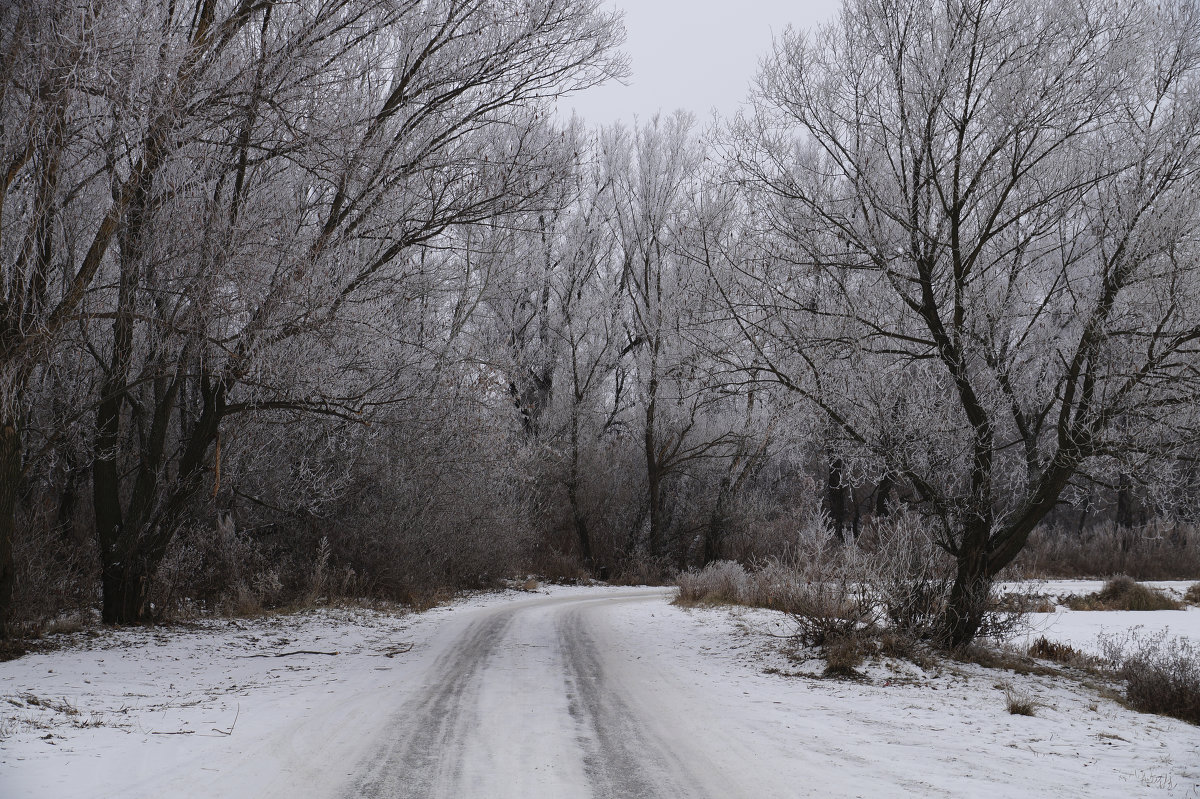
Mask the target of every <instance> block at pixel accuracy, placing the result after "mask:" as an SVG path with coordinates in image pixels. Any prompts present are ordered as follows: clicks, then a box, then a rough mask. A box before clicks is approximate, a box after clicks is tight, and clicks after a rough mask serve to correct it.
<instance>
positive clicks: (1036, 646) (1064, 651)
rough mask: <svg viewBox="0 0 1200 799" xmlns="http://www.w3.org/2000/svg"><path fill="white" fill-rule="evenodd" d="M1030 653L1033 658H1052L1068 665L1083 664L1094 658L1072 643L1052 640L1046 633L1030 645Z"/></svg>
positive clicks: (1056, 661)
mask: <svg viewBox="0 0 1200 799" xmlns="http://www.w3.org/2000/svg"><path fill="white" fill-rule="evenodd" d="M1028 654H1029V656H1030V657H1031V658H1039V659H1040V660H1052V661H1054V662H1055V663H1062V664H1064V665H1066V666H1083V665H1087V664H1088V662H1089V661H1091V660H1092V658H1089V657H1088V656H1087V655H1085V654H1084V653H1082V652H1080V651H1079V650H1078V649H1076V648H1075V647H1073V646H1071V645H1070V644H1063V643H1059V642H1058V641H1051V640H1049V639H1047V638H1046V636H1044V635H1043V636H1042V637H1041V638H1038V639H1037V640H1036V641H1034V642H1033V643H1032V644H1030V645H1029V653H1028Z"/></svg>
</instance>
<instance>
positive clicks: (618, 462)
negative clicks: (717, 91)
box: [0, 0, 1200, 644]
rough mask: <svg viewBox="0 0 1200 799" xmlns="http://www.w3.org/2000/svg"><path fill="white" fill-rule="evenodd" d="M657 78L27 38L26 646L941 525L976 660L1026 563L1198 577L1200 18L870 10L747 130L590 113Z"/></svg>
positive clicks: (327, 20) (150, 7) (845, 13)
mask: <svg viewBox="0 0 1200 799" xmlns="http://www.w3.org/2000/svg"><path fill="white" fill-rule="evenodd" d="M623 37H624V32H623V28H622V23H621V18H620V15H619V14H618V13H616V12H612V11H610V10H608V6H607V5H605V4H603V3H601V2H600V1H599V0H17V1H16V2H10V3H3V4H0V270H2V272H0V629H2V630H3V631H4V633H5V634H7V635H10V636H20V635H25V634H28V633H31V632H33V631H36V630H37V629H39V627H41V626H43V625H45V624H47V623H48V622H50V621H51V620H53V619H55V618H58V617H60V616H62V615H63V614H65V613H72V612H84V611H87V612H94V611H96V610H98V612H99V613H100V616H101V618H102V619H103V621H104V622H105V623H109V624H122V625H124V624H133V623H141V622H150V621H155V620H158V619H162V618H171V617H172V616H175V615H179V614H185V613H197V612H229V613H239V612H248V611H250V610H253V609H261V608H270V607H282V606H289V605H294V604H296V603H303V602H311V601H314V600H315V599H316V598H318V597H359V598H361V597H373V598H380V599H388V600H396V601H402V602H407V603H413V604H416V605H427V604H429V603H432V602H435V601H437V598H438V597H439V596H444V595H446V594H447V593H448V592H453V591H456V590H461V589H467V588H474V587H483V586H489V585H495V584H497V583H498V582H499V581H501V580H503V579H506V578H512V577H516V576H523V575H526V574H538V575H542V576H544V577H546V578H549V579H564V580H569V579H583V578H588V577H591V578H596V579H602V580H612V581H619V582H624V583H645V582H650V583H655V582H658V583H661V582H664V581H670V580H671V579H673V578H674V577H675V575H677V574H678V573H680V572H681V571H684V572H685V571H686V570H688V569H692V568H699V567H703V566H705V565H707V564H711V563H713V562H715V561H720V560H731V561H738V562H740V563H742V564H744V565H747V566H752V565H754V564H763V563H767V562H773V561H781V562H783V561H787V560H788V559H794V558H797V557H803V556H804V555H803V553H804V551H805V550H804V547H802V546H798V544H797V538H798V535H800V533H801V532H803V531H812V530H813V529H820V530H822V531H824V534H826V535H827V536H829V537H830V539H831V540H832V541H835V542H836V545H837V546H839V547H864V548H867V549H870V548H872V547H875V548H877V549H878V550H879V551H886V550H887V539H888V535H889V531H894V530H896V529H901V528H904V527H905V526H906V525H909V524H911V523H913V522H914V521H915V522H916V523H919V524H920V525H921V527H922V529H924V530H926V531H927V532H928V534H929V535H930V536H931V537H932V540H933V541H934V543H935V544H936V547H934V548H933V549H930V550H928V555H927V557H930V558H938V559H942V560H944V562H945V564H946V566H947V568H948V569H949V570H950V572H949V573H950V574H951V576H952V579H951V580H950V581H949V582H948V591H949V594H948V595H947V597H946V603H945V609H944V612H943V614H942V617H941V619H940V621H939V625H940V629H941V630H942V635H943V636H944V638H945V640H947V641H949V642H951V643H954V644H961V643H965V642H969V641H970V640H971V639H972V638H973V637H975V636H976V634H977V633H978V632H979V629H980V625H981V624H982V623H983V615H984V613H985V610H986V598H987V596H988V595H989V592H990V589H991V586H992V584H993V583H994V582H995V581H996V580H997V579H1000V578H1001V576H1002V575H1003V574H1004V573H1005V572H1004V570H1005V569H1016V568H1025V569H1034V570H1036V569H1038V568H1041V569H1042V570H1045V571H1048V572H1051V573H1055V574H1058V575H1065V576H1079V575H1084V574H1086V575H1089V576H1095V575H1103V574H1109V573H1113V572H1116V571H1125V572H1131V573H1132V572H1137V573H1134V574H1133V576H1135V577H1139V578H1142V577H1144V578H1147V579H1167V578H1180V577H1196V576H1197V575H1198V574H1200V530H1198V528H1197V526H1196V518H1197V515H1198V513H1197V500H1198V499H1200V490H1198V489H1200V470H1198V469H1197V463H1196V456H1197V453H1198V452H1200V446H1198V445H1200V261H1198V260H1197V259H1198V258H1200V9H1197V8H1196V6H1195V5H1194V4H1193V3H1190V2H1184V1H1183V0H1166V2H1161V3H1151V2H1149V1H1148V0H1129V2H1121V3H1109V2H1104V1H1103V0H1073V1H1071V2H1068V1H1067V0H1050V1H1049V2H1033V1H1032V0H946V2H928V1H927V0H846V3H845V4H844V6H843V7H842V9H841V11H840V13H839V14H838V15H837V16H836V17H835V18H834V20H832V21H831V22H830V23H829V24H828V25H827V26H825V27H823V28H820V29H819V30H816V31H800V30H793V29H789V30H788V31H787V32H784V33H782V34H781V35H779V36H778V37H777V38H776V40H775V42H774V45H773V47H772V48H771V50H770V51H769V52H766V53H764V54H763V59H762V62H761V66H760V69H759V72H758V75H757V77H756V79H755V80H754V82H753V86H752V89H751V91H750V95H749V97H748V100H747V103H746V105H745V107H744V108H743V110H742V111H741V112H739V113H737V114H735V115H732V116H731V117H729V118H726V119H713V120H710V121H705V122H700V121H697V120H696V119H694V118H693V117H691V116H690V115H688V114H686V113H682V112H679V113H671V112H670V111H669V110H668V111H664V112H663V113H662V114H660V115H658V116H655V117H653V118H651V119H644V120H639V121H638V122H637V124H635V125H632V126H622V125H619V124H618V125H611V126H593V125H589V124H588V122H587V121H586V120H582V119H578V118H570V119H567V118H564V116H563V115H562V114H559V113H557V112H556V103H557V101H558V100H559V99H560V98H563V97H567V96H569V95H571V93H573V92H577V91H581V90H583V89H586V88H588V87H591V86H595V85H598V84H600V83H602V82H606V81H612V80H620V79H622V78H624V77H625V76H626V75H627V74H628V70H629V67H628V63H627V59H626V57H625V56H624V55H623V54H622V52H621V49H620V48H621V44H622V41H623ZM664 103H665V104H666V105H667V107H668V108H669V103H670V99H669V98H664Z"/></svg>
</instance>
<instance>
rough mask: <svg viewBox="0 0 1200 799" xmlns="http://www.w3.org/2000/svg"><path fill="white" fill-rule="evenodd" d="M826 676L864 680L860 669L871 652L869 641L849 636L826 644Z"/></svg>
mask: <svg viewBox="0 0 1200 799" xmlns="http://www.w3.org/2000/svg"><path fill="white" fill-rule="evenodd" d="M824 648H825V676H826V677H842V678H849V679H862V677H863V675H862V674H861V673H860V672H859V671H858V667H859V666H861V665H862V664H863V660H864V659H865V657H866V655H867V654H868V653H869V652H870V650H871V645H870V642H869V641H866V640H864V639H862V638H860V637H859V636H856V635H849V636H845V637H842V638H836V639H832V640H830V641H829V642H827V643H826V644H825V647H824Z"/></svg>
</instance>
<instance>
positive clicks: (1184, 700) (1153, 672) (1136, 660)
mask: <svg viewBox="0 0 1200 799" xmlns="http://www.w3.org/2000/svg"><path fill="white" fill-rule="evenodd" d="M1100 648H1101V652H1102V653H1103V654H1104V658H1105V660H1107V661H1108V663H1109V665H1110V666H1111V667H1112V668H1113V669H1114V670H1115V671H1116V673H1117V674H1118V675H1119V676H1120V677H1121V678H1122V679H1124V680H1125V699H1126V701H1127V702H1128V703H1129V705H1130V706H1131V707H1133V708H1134V709H1136V710H1141V711H1143V712H1146V713H1159V714H1161V715H1164V716H1173V717H1175V718H1177V719H1182V720H1183V721H1187V722H1191V723H1192V724H1200V647H1198V646H1197V645H1196V644H1195V643H1193V642H1191V641H1189V640H1188V639H1186V638H1169V637H1167V633H1166V631H1163V632H1159V633H1157V634H1155V635H1149V636H1142V635H1140V634H1139V632H1138V631H1137V630H1134V631H1133V632H1131V633H1129V634H1127V635H1125V636H1120V637H1117V636H1101V637H1100Z"/></svg>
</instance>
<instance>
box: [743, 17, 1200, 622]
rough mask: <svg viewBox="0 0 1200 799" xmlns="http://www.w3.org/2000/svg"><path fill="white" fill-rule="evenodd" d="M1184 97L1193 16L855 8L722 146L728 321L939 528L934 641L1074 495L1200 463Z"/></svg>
mask: <svg viewBox="0 0 1200 799" xmlns="http://www.w3.org/2000/svg"><path fill="white" fill-rule="evenodd" d="M1198 86H1200V15H1198V14H1197V11H1196V8H1195V6H1194V5H1193V4H1191V3H1182V2H1181V3H1176V2H1168V3H1160V4H1153V3H1148V2H1147V3H1143V2H1134V3H1122V4H1116V5H1113V4H1108V3H1100V2H1081V3H1049V4H1045V3H1033V2H1026V1H1025V0H953V2H947V3H937V4H929V3H924V2H909V0H850V1H849V2H848V3H847V4H846V5H845V7H844V8H843V10H842V13H841V15H840V17H839V19H838V20H837V21H836V22H834V23H833V24H831V25H829V26H826V27H824V28H822V29H820V30H819V31H817V32H815V33H813V34H811V35H810V34H804V33H800V32H795V31H791V32H789V33H787V34H786V35H785V36H784V37H783V38H782V39H781V40H779V41H778V43H777V44H776V47H775V51H774V53H773V54H772V55H771V57H770V58H769V59H768V60H767V61H766V63H765V65H764V67H763V70H762V73H761V76H760V79H759V83H758V88H757V91H756V94H755V104H756V106H755V113H754V114H753V115H752V116H751V117H750V118H747V119H744V120H742V121H741V122H740V123H739V124H738V125H737V130H736V133H737V135H736V136H735V137H733V138H732V139H731V142H732V143H731V154H732V156H733V157H734V159H735V161H736V163H737V166H738V167H739V169H740V179H741V180H742V181H743V182H744V184H745V185H746V186H747V187H748V189H749V193H748V196H749V198H750V201H751V203H752V207H753V209H754V212H755V215H756V216H755V221H756V225H757V226H758V227H759V229H760V230H761V231H762V232H763V235H764V237H765V239H764V241H765V243H766V245H767V246H766V248H765V249H764V252H763V254H762V256H761V257H760V258H758V259H756V260H754V261H753V262H750V263H748V264H747V265H745V266H744V268H743V269H742V271H741V272H740V274H739V277H740V278H741V279H740V280H739V281H738V285H739V289H740V293H739V290H733V291H731V293H730V301H731V306H732V307H734V308H735V309H736V311H737V314H738V317H739V320H740V323H741V325H742V326H743V330H744V331H745V333H746V334H747V339H748V340H749V341H751V342H753V343H754V346H755V349H756V354H757V357H758V359H759V360H760V362H761V363H763V364H765V365H766V367H767V368H768V369H769V370H770V371H771V372H772V373H773V376H774V378H775V379H777V380H778V381H780V382H782V383H783V384H784V385H785V386H787V387H788V388H790V389H792V390H793V391H795V392H797V393H798V394H800V395H802V396H804V397H805V398H807V399H808V400H809V401H811V402H812V403H815V404H816V405H817V406H819V407H820V408H821V409H823V411H824V413H825V414H826V415H827V417H828V418H829V419H831V420H832V421H833V422H834V424H835V425H836V427H837V429H838V430H839V431H840V434H841V438H842V443H841V444H840V447H841V449H842V450H843V451H844V453H845V455H846V457H847V459H848V460H849V459H851V458H853V459H854V460H855V461H856V463H857V466H856V467H855V468H857V469H858V470H859V473H860V474H861V475H867V476H868V477H870V478H871V479H876V480H879V479H882V478H883V477H884V476H885V475H886V476H888V477H889V478H891V477H894V478H895V479H896V480H898V481H902V482H903V483H904V484H905V485H906V486H907V490H908V491H911V494H912V496H913V497H915V499H916V500H917V501H919V502H920V503H921V504H922V505H923V507H924V508H925V509H926V511H927V512H928V513H929V515H930V518H931V519H932V520H934V521H935V523H936V524H937V525H938V527H939V529H940V531H941V532H940V543H941V546H942V547H944V548H945V549H946V550H947V551H948V552H949V553H950V554H951V555H953V556H954V557H955V559H956V562H957V575H956V579H955V582H954V585H953V588H952V593H951V601H950V605H949V610H948V612H947V615H946V618H944V619H943V620H942V632H943V634H944V636H945V638H946V640H947V642H948V643H950V644H952V645H961V644H964V643H966V642H968V641H970V640H971V639H972V638H973V637H974V636H975V634H976V632H977V630H978V629H979V625H980V620H981V616H982V613H983V606H984V599H985V598H986V596H987V594H988V591H989V588H990V585H991V583H992V581H993V579H994V578H995V577H996V575H997V573H998V572H999V571H1000V570H1001V569H1002V568H1003V567H1004V566H1005V565H1007V564H1008V563H1010V562H1011V561H1012V560H1013V558H1014V557H1015V556H1016V555H1017V553H1018V552H1020V551H1021V549H1022V547H1023V546H1024V545H1025V542H1026V541H1027V539H1028V537H1029V534H1030V532H1031V531H1032V530H1033V529H1034V526H1035V525H1036V524H1037V523H1038V521H1039V520H1040V519H1042V518H1043V517H1044V516H1045V515H1046V514H1047V513H1048V512H1049V511H1050V510H1051V509H1052V508H1053V507H1054V506H1055V504H1056V503H1057V502H1058V501H1059V499H1060V497H1061V496H1062V494H1063V492H1064V490H1065V489H1066V488H1067V487H1068V486H1069V485H1070V484H1071V483H1072V481H1073V480H1077V479H1081V478H1082V477H1084V476H1087V477H1092V478H1097V479H1099V478H1103V477H1104V475H1105V473H1106V472H1107V471H1109V470H1111V468H1112V464H1113V463H1114V462H1116V461H1118V460H1119V461H1122V462H1123V465H1122V467H1121V469H1122V470H1125V471H1129V470H1136V469H1137V468H1138V467H1139V466H1141V467H1144V466H1145V464H1146V463H1147V462H1149V459H1151V458H1153V457H1156V456H1160V455H1164V454H1165V455H1174V456H1179V455H1181V454H1183V453H1186V452H1188V451H1190V452H1194V451H1195V450H1194V446H1195V443H1196V440H1197V438H1196V434H1197V427H1196V419H1195V409H1196V406H1197V405H1196V404H1197V399H1198V389H1200V353H1198V351H1197V342H1200V269H1197V267H1196V261H1195V258H1196V256H1197V252H1198V251H1197V241H1196V235H1195V231H1196V229H1197V224H1196V223H1197V221H1198V215H1200V205H1198V204H1197V201H1196V197H1197V190H1200V184H1198V182H1197V181H1198V178H1200V170H1198V169H1197V167H1198V166H1200V124H1198V123H1200V103H1198V102H1197V99H1196V98H1197V94H1196V89H1197V87H1198ZM1189 448H1193V449H1189ZM847 468H850V463H849V462H848V463H847Z"/></svg>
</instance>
